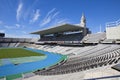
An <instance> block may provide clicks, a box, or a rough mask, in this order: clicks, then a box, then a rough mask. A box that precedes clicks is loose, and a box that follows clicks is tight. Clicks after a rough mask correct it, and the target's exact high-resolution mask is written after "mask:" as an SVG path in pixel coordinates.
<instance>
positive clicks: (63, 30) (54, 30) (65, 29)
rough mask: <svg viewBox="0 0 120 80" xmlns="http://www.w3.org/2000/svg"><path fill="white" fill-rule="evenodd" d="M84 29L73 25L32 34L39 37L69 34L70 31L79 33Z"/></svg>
mask: <svg viewBox="0 0 120 80" xmlns="http://www.w3.org/2000/svg"><path fill="white" fill-rule="evenodd" d="M82 29H83V27H81V26H79V25H72V24H62V25H58V26H55V27H52V28H48V29H44V30H40V31H36V32H32V33H31V34H39V35H47V34H54V33H58V32H59V33H62V32H68V31H78V30H82Z"/></svg>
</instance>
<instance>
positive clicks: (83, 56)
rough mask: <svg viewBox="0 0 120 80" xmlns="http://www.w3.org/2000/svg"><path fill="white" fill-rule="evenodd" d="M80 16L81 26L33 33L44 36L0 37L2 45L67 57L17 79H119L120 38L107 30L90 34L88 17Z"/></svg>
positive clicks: (63, 25)
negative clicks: (109, 34) (112, 36)
mask: <svg viewBox="0 0 120 80" xmlns="http://www.w3.org/2000/svg"><path fill="white" fill-rule="evenodd" d="M81 19H82V20H81V23H82V25H81V24H80V25H72V24H62V25H58V26H55V27H52V28H48V29H44V30H40V31H36V32H32V34H38V35H40V37H41V38H40V39H38V40H37V39H26V38H0V42H1V43H0V47H29V48H34V49H37V50H42V51H46V52H52V53H54V54H61V55H66V56H67V58H65V59H64V60H63V61H61V62H59V63H57V64H55V65H53V66H50V67H47V68H43V69H42V70H36V71H35V72H30V73H24V74H23V75H19V76H20V77H19V76H18V79H19V78H20V79H23V80H34V79H36V80H83V79H84V80H97V79H108V78H109V80H110V79H111V78H115V79H118V80H119V79H120V72H118V71H116V70H114V69H115V68H118V67H119V64H120V44H119V42H120V41H119V39H117V40H116V39H108V38H107V35H106V32H100V33H95V34H90V31H89V29H88V28H87V27H86V19H85V17H84V16H82V18H81ZM83 23H84V24H83ZM107 25H108V24H107ZM117 26H118V25H117ZM116 66H117V67H116ZM113 68H114V69H113ZM21 76H22V78H21ZM3 79H4V78H3Z"/></svg>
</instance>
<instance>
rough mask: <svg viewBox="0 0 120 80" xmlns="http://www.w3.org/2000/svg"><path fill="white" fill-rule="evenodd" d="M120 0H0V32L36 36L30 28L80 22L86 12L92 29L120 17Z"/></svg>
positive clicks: (95, 29)
mask: <svg viewBox="0 0 120 80" xmlns="http://www.w3.org/2000/svg"><path fill="white" fill-rule="evenodd" d="M119 9H120V0H0V32H5V33H6V37H26V38H28V37H39V36H34V35H30V34H29V33H30V32H33V31H36V30H37V31H38V30H41V29H44V28H48V27H51V26H55V25H58V24H62V23H70V24H79V23H80V18H81V15H82V13H84V14H85V16H86V20H87V27H88V28H89V29H90V30H91V31H92V32H93V33H96V32H99V29H100V25H101V27H102V31H104V30H105V23H106V22H111V21H116V20H118V19H119V18H120V10H119Z"/></svg>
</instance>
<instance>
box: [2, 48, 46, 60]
mask: <svg viewBox="0 0 120 80" xmlns="http://www.w3.org/2000/svg"><path fill="white" fill-rule="evenodd" d="M29 56H44V54H42V53H37V52H33V51H29V50H26V49H23V48H1V49H0V59H4V58H19V57H29Z"/></svg>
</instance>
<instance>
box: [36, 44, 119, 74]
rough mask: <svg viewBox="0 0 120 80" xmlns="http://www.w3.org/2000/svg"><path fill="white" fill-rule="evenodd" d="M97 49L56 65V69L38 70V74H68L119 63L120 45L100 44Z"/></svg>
mask: <svg viewBox="0 0 120 80" xmlns="http://www.w3.org/2000/svg"><path fill="white" fill-rule="evenodd" d="M98 47H99V49H98ZM103 48H104V49H103ZM95 50H96V52H93V50H91V52H93V53H91V54H90V55H89V56H82V58H81V57H78V56H77V57H73V58H70V59H68V60H67V62H66V63H64V64H63V65H60V66H59V67H55V68H54V69H48V70H46V71H43V72H36V74H40V75H58V74H67V73H73V72H79V71H83V70H88V69H92V68H97V67H101V66H106V65H111V64H113V63H117V62H118V61H119V60H120V46H119V45H111V46H109V45H99V46H97V48H96V49H95ZM101 50H102V51H101ZM97 51H98V52H97ZM99 51H100V52H99ZM101 52H102V53H101ZM79 55H80V54H79Z"/></svg>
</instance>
